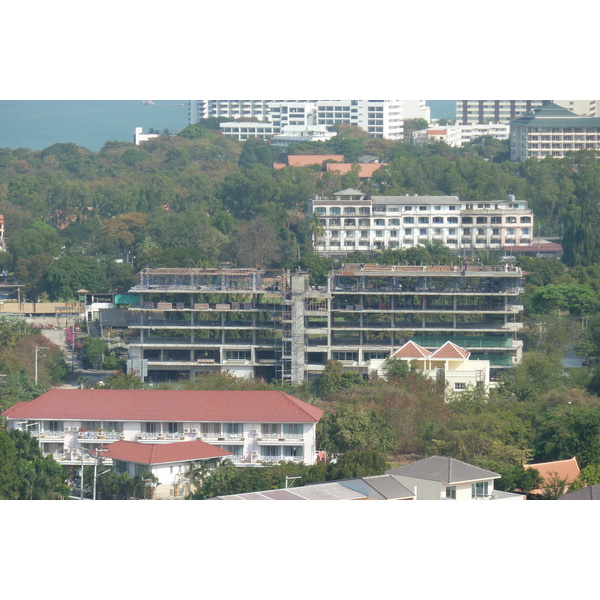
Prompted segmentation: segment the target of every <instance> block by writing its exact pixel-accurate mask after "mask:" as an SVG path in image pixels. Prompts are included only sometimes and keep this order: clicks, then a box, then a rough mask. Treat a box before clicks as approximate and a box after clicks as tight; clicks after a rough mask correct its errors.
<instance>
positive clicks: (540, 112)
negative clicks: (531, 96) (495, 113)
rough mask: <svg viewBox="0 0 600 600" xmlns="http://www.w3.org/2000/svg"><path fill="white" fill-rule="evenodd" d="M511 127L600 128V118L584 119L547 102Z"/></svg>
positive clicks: (511, 123)
mask: <svg viewBox="0 0 600 600" xmlns="http://www.w3.org/2000/svg"><path fill="white" fill-rule="evenodd" d="M510 125H511V127H512V126H513V125H518V126H523V127H600V118H597V117H582V116H581V115H576V114H575V113H572V112H571V111H570V110H567V109H566V108H564V107H562V106H559V105H558V104H554V103H553V102H546V103H545V104H544V105H543V106H540V108H538V109H536V110H534V111H532V112H528V113H525V114H524V115H523V116H522V117H519V118H518V119H515V120H514V121H511V122H510Z"/></svg>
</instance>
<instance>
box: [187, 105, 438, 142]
mask: <svg viewBox="0 0 600 600" xmlns="http://www.w3.org/2000/svg"><path fill="white" fill-rule="evenodd" d="M420 102H423V101H420ZM419 107H420V110H421V113H419V111H417V112H416V113H415V114H427V113H426V111H424V110H423V107H421V106H420V104H419ZM425 108H426V107H425ZM411 110H412V109H411ZM413 112H415V111H413ZM210 117H219V118H223V117H225V118H228V119H236V120H237V119H240V120H244V119H250V118H255V119H259V120H261V121H263V122H265V123H270V124H272V127H273V132H274V133H276V134H280V133H284V132H285V129H284V128H285V127H302V128H309V129H310V128H311V127H319V126H332V125H335V124H343V125H355V126H357V127H360V128H362V129H364V130H365V131H367V132H368V133H370V134H371V135H372V136H373V137H383V138H387V139H392V140H393V139H402V137H403V131H404V116H403V101H402V100H190V102H189V113H188V121H189V123H190V124H193V123H197V122H198V121H199V120H200V119H205V118H210ZM230 125H231V124H230V123H227V124H226V126H227V127H229V126H230ZM224 126H225V125H224ZM221 129H222V131H223V133H225V135H235V132H234V131H224V130H223V127H222V128H221ZM289 131H293V130H288V133H289Z"/></svg>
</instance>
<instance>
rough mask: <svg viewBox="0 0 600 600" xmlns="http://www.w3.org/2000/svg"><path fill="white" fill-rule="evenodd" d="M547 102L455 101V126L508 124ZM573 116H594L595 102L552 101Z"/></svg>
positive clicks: (595, 111)
mask: <svg viewBox="0 0 600 600" xmlns="http://www.w3.org/2000/svg"><path fill="white" fill-rule="evenodd" d="M546 102H549V100H457V101H456V124H457V125H468V124H476V123H510V121H513V120H514V119H517V118H519V117H521V116H523V115H524V114H526V113H528V112H531V111H532V110H536V109H538V108H540V107H541V106H543V105H544V104H545V103H546ZM552 102H554V104H556V105H557V106H562V107H563V108H565V109H567V110H568V111H569V112H571V113H573V114H575V115H586V116H596V113H597V110H596V106H597V100H553V101H552Z"/></svg>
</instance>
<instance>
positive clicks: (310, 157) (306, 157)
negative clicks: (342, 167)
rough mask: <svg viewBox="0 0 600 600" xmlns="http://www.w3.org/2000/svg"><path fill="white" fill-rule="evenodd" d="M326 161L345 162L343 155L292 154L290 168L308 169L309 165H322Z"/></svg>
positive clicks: (289, 158) (289, 159)
mask: <svg viewBox="0 0 600 600" xmlns="http://www.w3.org/2000/svg"><path fill="white" fill-rule="evenodd" d="M326 160H334V161H336V162H344V156H343V155H342V154H290V155H289V156H288V166H290V167H307V166H309V165H322V164H323V163H324V162H325V161H326Z"/></svg>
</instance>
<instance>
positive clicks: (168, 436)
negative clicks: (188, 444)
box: [138, 431, 184, 441]
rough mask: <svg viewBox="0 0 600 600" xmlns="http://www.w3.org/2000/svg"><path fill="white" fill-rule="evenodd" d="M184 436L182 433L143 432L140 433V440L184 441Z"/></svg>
mask: <svg viewBox="0 0 600 600" xmlns="http://www.w3.org/2000/svg"><path fill="white" fill-rule="evenodd" d="M183 439H184V434H183V433H180V432H176V433H148V432H146V431H141V432H139V433H138V440H142V441H148V440H183Z"/></svg>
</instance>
